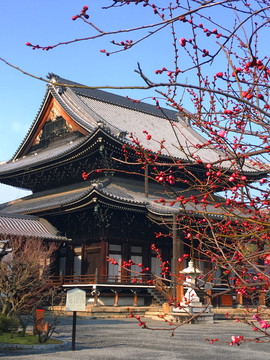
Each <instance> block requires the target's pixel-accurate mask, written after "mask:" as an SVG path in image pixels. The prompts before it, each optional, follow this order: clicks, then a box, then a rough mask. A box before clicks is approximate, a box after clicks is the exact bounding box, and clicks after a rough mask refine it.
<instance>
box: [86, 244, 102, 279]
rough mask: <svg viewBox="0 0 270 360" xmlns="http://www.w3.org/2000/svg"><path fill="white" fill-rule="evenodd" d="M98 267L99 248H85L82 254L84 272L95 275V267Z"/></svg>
mask: <svg viewBox="0 0 270 360" xmlns="http://www.w3.org/2000/svg"><path fill="white" fill-rule="evenodd" d="M99 268H100V250H98V249H93V250H86V251H85V254H84V274H86V275H93V276H95V275H96V271H97V270H96V269H99Z"/></svg>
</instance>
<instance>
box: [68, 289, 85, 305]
mask: <svg viewBox="0 0 270 360" xmlns="http://www.w3.org/2000/svg"><path fill="white" fill-rule="evenodd" d="M85 304H86V292H85V291H84V290H81V289H78V288H75V289H72V290H69V291H68V292H67V301H66V311H85Z"/></svg>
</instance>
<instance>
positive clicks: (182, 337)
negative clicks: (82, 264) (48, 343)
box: [0, 317, 270, 360]
mask: <svg viewBox="0 0 270 360" xmlns="http://www.w3.org/2000/svg"><path fill="white" fill-rule="evenodd" d="M147 324H149V325H151V326H153V327H162V326H163V324H164V323H163V322H161V321H154V320H149V319H147ZM165 325H166V324H165ZM71 330H72V318H71V317H68V318H67V317H66V318H61V320H60V323H59V326H58V336H59V337H60V338H62V339H63V340H65V341H66V342H67V343H66V345H65V346H64V347H61V348H57V349H46V350H26V349H24V350H3V349H0V358H1V359H3V360H4V359H8V360H11V359H18V360H45V359H46V360H51V359H57V360H67V359H72V360H73V359H75V360H76V359H81V360H88V359H89V360H90V359H91V360H99V359H100V360H106V359H110V360H112V359H125V360H132V359H143V360H152V359H155V360H159V359H162V360H174V359H181V360H191V359H193V360H197V359H198V360H199V359H200V360H206V359H207V360H217V359H232V360H242V359H243V360H249V359H254V360H260V359H265V360H266V359H269V358H270V355H269V349H270V343H265V344H255V343H253V342H247V343H244V344H242V345H241V346H239V347H237V346H229V345H228V344H224V343H221V342H215V343H214V344H213V345H211V344H210V343H209V342H207V341H205V338H214V339H215V338H220V339H222V340H225V341H230V338H231V335H236V336H237V335H243V336H244V337H247V338H248V337H251V336H253V337H254V332H253V331H252V329H250V328H248V327H247V326H246V325H243V324H239V323H235V322H232V321H219V322H216V323H215V324H205V325H201V324H200V325H199V324H195V325H184V326H182V327H180V328H179V329H178V330H177V331H176V333H175V336H174V337H171V336H170V332H168V331H164V330H160V331H151V330H146V329H142V328H140V327H139V326H138V323H137V321H135V320H134V319H99V320H97V319H90V318H78V319H77V336H76V350H75V351H71Z"/></svg>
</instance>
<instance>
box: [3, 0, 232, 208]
mask: <svg viewBox="0 0 270 360" xmlns="http://www.w3.org/2000/svg"><path fill="white" fill-rule="evenodd" d="M156 3H160V4H162V1H161V0H160V1H156ZM110 4H112V1H111V0H97V1H95V0H85V1H81V0H57V1H55V0H46V1H34V0H24V1H22V0H13V1H12V2H9V1H1V2H0V34H1V35H0V39H1V53H0V56H1V57H3V58H4V59H5V60H6V61H8V62H10V63H11V64H13V65H14V66H17V67H19V68H21V69H23V70H24V71H26V72H29V73H32V74H34V75H36V76H41V77H44V78H45V77H46V75H47V74H48V73H49V72H53V73H55V74H58V75H60V76H62V77H64V78H67V79H70V80H74V81H77V82H80V83H83V84H86V85H91V86H98V85H111V86H120V85H121V86H123V85H124V86H127V85H144V84H143V82H142V80H141V79H140V77H139V76H138V75H137V74H136V73H135V72H134V69H136V68H137V62H139V63H140V64H141V66H142V69H143V70H144V72H145V74H146V75H147V76H151V77H152V76H154V77H155V76H156V75H155V73H154V72H155V70H156V69H161V68H162V67H163V66H165V67H167V68H172V64H173V60H174V53H173V48H172V46H171V44H172V38H171V36H168V35H170V29H169V28H167V29H165V30H164V31H163V33H162V34H158V35H154V36H153V38H152V39H151V40H146V41H145V42H142V43H140V44H139V45H138V46H136V47H135V48H133V49H131V50H129V51H127V52H124V53H119V54H115V55H112V56H106V55H104V54H103V53H101V52H100V50H101V49H109V48H111V47H110V43H109V40H112V39H114V40H116V41H121V40H130V39H133V40H134V39H136V37H137V36H138V35H135V37H134V36H132V35H131V34H130V33H125V34H123V35H119V36H114V37H110V38H105V37H103V38H100V39H98V40H94V41H90V42H89V41H83V42H78V43H75V44H71V45H69V46H66V45H64V46H61V47H58V48H55V49H53V50H50V51H42V50H32V49H31V48H30V47H27V46H25V43H26V42H31V43H32V44H34V45H36V44H39V45H40V46H48V45H53V44H56V43H58V42H61V41H68V40H71V39H74V38H82V37H85V36H90V35H95V34H97V32H96V31H95V30H93V29H92V28H91V27H89V26H88V25H86V24H84V23H82V22H81V21H78V20H76V21H72V20H71V18H72V16H73V15H76V14H78V13H80V11H81V9H82V7H83V6H84V5H88V6H89V11H88V14H89V15H90V18H89V21H91V22H93V23H94V24H95V25H96V26H97V27H99V28H101V29H102V30H103V31H108V30H117V29H119V28H126V29H128V28H132V27H136V26H138V25H142V24H152V23H154V22H155V21H157V20H159V19H157V17H156V16H154V15H153V10H151V9H150V8H149V9H146V8H142V6H141V5H138V6H136V5H135V4H134V3H133V4H131V5H129V6H125V7H121V8H111V9H109V10H102V9H101V6H106V5H107V6H108V5H110ZM208 14H209V11H207V12H206V15H208ZM219 15H220V16H222V17H223V19H224V16H225V15H224V14H223V13H222V14H221V13H220V14H219ZM228 21H229V20H228V19H227V20H226V22H227V23H228ZM180 26H181V27H180ZM177 30H180V32H179V34H180V36H179V37H181V36H185V37H186V38H188V37H189V36H190V35H189V34H188V31H189V30H188V27H187V26H184V24H182V23H181V24H180V22H179V23H178V24H177ZM179 55H180V58H181V60H184V59H185V54H184V52H183V49H181V48H180V52H179ZM188 65H189V63H188V61H187V66H188ZM212 71H213V72H215V69H214V67H213V69H212ZM0 74H1V86H0V106H1V112H0V162H1V161H4V160H8V159H10V158H11V157H12V156H13V154H14V153H15V151H16V150H17V149H18V147H19V145H20V144H21V142H22V140H23V139H24V136H25V135H26V133H27V131H28V129H29V127H30V126H31V124H32V122H33V121H34V119H35V116H36V114H37V112H38V110H39V107H40V105H41V103H42V99H43V96H44V94H45V90H46V84H45V83H44V82H42V81H39V80H35V79H33V78H31V77H29V76H27V75H24V74H22V73H20V72H19V71H17V70H15V69H13V68H11V67H9V66H7V65H6V64H4V63H3V62H1V61H0ZM185 77H186V75H184V77H183V78H182V81H183V82H185V81H186V78H185ZM115 92H117V93H119V94H121V95H124V96H126V95H129V96H130V97H132V98H137V99H143V98H145V97H149V98H151V97H152V96H153V94H154V93H153V92H152V93H151V92H148V91H137V90H122V91H120V90H119V91H116V90H115ZM181 95H182V94H181V93H179V97H178V99H180V97H181ZM147 100H148V99H147ZM149 101H150V100H149ZM185 107H186V108H188V105H187V103H186V104H185ZM23 195H24V192H23V191H21V190H18V189H10V188H7V187H5V186H2V185H0V203H2V202H5V201H8V200H10V199H13V198H18V197H21V196H23Z"/></svg>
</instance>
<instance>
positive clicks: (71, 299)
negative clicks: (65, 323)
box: [66, 288, 86, 351]
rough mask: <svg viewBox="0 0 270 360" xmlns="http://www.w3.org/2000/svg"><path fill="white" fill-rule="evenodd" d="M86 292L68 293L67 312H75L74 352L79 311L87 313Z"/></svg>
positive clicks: (73, 323)
mask: <svg viewBox="0 0 270 360" xmlns="http://www.w3.org/2000/svg"><path fill="white" fill-rule="evenodd" d="M85 303H86V292H85V291H84V290H81V289H79V288H76V289H72V290H69V291H68V292H67V302H66V311H73V321H72V345H71V347H72V350H73V351H74V350H75V339H76V320H77V311H85Z"/></svg>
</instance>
